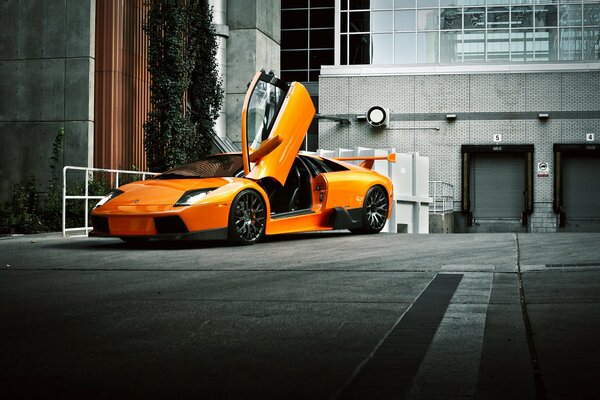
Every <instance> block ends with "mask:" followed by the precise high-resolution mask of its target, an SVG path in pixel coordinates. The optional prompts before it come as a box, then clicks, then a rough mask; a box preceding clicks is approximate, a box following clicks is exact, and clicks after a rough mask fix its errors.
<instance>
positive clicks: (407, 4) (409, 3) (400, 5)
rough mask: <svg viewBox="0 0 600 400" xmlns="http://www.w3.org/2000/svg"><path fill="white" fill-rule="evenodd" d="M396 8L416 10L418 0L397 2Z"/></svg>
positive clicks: (398, 0)
mask: <svg viewBox="0 0 600 400" xmlns="http://www.w3.org/2000/svg"><path fill="white" fill-rule="evenodd" d="M394 6H395V7H396V8H415V7H416V0H395V1H394Z"/></svg>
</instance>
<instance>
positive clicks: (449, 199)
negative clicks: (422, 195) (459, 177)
mask: <svg viewBox="0 0 600 400" xmlns="http://www.w3.org/2000/svg"><path fill="white" fill-rule="evenodd" d="M429 194H430V195H431V197H432V198H433V202H431V204H429V212H430V213H431V214H445V213H448V212H452V211H454V186H452V185H451V184H449V183H447V182H442V181H430V182H429Z"/></svg>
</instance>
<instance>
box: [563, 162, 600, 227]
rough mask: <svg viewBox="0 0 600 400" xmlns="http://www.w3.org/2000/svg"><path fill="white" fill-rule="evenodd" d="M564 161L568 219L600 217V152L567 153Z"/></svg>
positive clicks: (565, 208) (565, 210)
mask: <svg viewBox="0 0 600 400" xmlns="http://www.w3.org/2000/svg"><path fill="white" fill-rule="evenodd" d="M562 163H563V165H562V168H563V170H562V182H563V187H562V194H563V210H564V213H565V215H566V217H567V220H571V219H590V218H600V154H597V153H594V154H585V153H567V154H565V155H564V158H563V161H562Z"/></svg>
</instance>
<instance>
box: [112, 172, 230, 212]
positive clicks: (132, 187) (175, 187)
mask: <svg viewBox="0 0 600 400" xmlns="http://www.w3.org/2000/svg"><path fill="white" fill-rule="evenodd" d="M233 181H234V178H203V179H165V180H148V181H142V182H135V183H130V184H128V185H124V186H121V187H120V188H119V189H120V190H122V191H123V192H124V193H123V194H121V195H119V196H117V197H115V198H114V199H112V200H111V201H110V202H108V203H107V204H109V205H110V206H172V205H174V204H175V203H176V202H177V200H179V198H180V197H181V196H182V195H183V194H184V193H185V192H187V191H188V190H197V189H212V188H220V187H222V186H225V185H227V184H229V183H231V182H233Z"/></svg>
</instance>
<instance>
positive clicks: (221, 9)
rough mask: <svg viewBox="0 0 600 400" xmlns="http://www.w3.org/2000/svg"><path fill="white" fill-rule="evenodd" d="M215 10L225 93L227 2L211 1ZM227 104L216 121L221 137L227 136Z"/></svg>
mask: <svg viewBox="0 0 600 400" xmlns="http://www.w3.org/2000/svg"><path fill="white" fill-rule="evenodd" d="M208 4H209V5H210V6H211V7H212V8H213V27H214V29H215V34H216V36H217V46H218V48H217V57H216V58H217V70H218V72H219V76H220V77H221V85H222V88H223V92H225V90H226V87H227V85H226V84H227V80H226V79H227V72H226V71H227V38H229V26H228V25H227V0H209V3H208ZM226 115H227V102H226V101H225V99H223V102H222V104H221V110H220V111H219V117H218V118H217V120H216V121H215V132H216V133H217V136H219V137H226V136H227V118H226Z"/></svg>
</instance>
